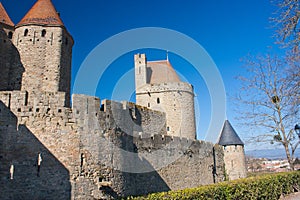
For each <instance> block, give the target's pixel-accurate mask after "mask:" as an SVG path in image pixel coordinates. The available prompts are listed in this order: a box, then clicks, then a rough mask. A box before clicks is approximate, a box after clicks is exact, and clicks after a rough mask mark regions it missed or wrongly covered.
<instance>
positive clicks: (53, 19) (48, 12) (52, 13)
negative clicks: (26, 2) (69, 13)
mask: <svg viewBox="0 0 300 200" xmlns="http://www.w3.org/2000/svg"><path fill="white" fill-rule="evenodd" d="M29 24H35V25H54V26H64V24H63V22H62V20H61V19H60V17H59V14H58V13H57V11H56V9H55V7H54V5H53V4H52V2H51V0H38V1H37V2H36V3H35V4H34V5H33V6H32V8H31V9H30V10H29V11H28V12H27V14H26V15H25V16H24V17H23V19H22V20H21V21H20V22H19V23H18V24H17V26H22V25H29Z"/></svg>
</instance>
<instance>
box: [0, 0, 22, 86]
mask: <svg viewBox="0 0 300 200" xmlns="http://www.w3.org/2000/svg"><path fill="white" fill-rule="evenodd" d="M13 35H14V23H13V22H12V21H11V19H10V17H9V16H8V14H7V12H6V10H5V9H4V7H3V5H2V4H1V2H0V52H1V53H0V72H1V73H0V80H1V81H0V91H8V90H20V88H21V78H22V73H23V71H24V69H23V68H22V65H21V63H20V59H19V54H18V51H17V49H16V48H15V46H14V45H13V42H12V38H13Z"/></svg>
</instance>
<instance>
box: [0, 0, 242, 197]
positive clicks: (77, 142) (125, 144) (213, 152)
mask: <svg viewBox="0 0 300 200" xmlns="http://www.w3.org/2000/svg"><path fill="white" fill-rule="evenodd" d="M0 12H2V13H0V17H3V16H4V17H5V19H4V20H3V19H2V21H1V22H0V52H1V54H0V71H1V73H0V143H1V145H0V163H1V165H0V185H1V186H3V187H2V188H1V193H0V199H4V200H6V199H19V198H20V197H26V198H28V199H117V198H120V197H126V196H132V195H144V194H147V193H151V192H160V191H168V190H177V189H184V188H191V187H197V186H199V185H205V184H212V183H215V182H220V181H223V180H224V179H225V176H224V174H225V169H224V163H225V162H224V157H225V155H224V153H227V154H228V155H233V156H235V157H237V156H239V155H242V153H243V146H241V147H234V148H233V147H230V146H228V147H226V148H227V149H225V150H224V149H223V148H222V147H221V146H219V145H214V144H212V143H209V142H205V141H199V140H196V126H195V110H194V92H193V86H192V85H191V84H189V83H185V82H182V81H180V78H179V76H178V75H177V74H176V71H175V70H174V69H173V67H172V65H171V63H170V62H169V60H168V59H167V60H160V61H151V62H148V61H147V58H146V55H145V54H137V55H135V56H134V64H135V83H136V102H137V104H135V103H132V102H127V101H122V102H116V101H111V100H106V99H105V100H102V101H101V99H100V98H98V97H93V96H87V95H83V94H73V96H72V101H70V87H71V86H70V84H71V81H70V80H71V60H72V46H73V43H74V41H73V38H72V36H71V35H70V34H69V32H68V31H67V29H66V27H65V26H64V24H63V22H62V20H61V19H60V16H59V15H58V13H57V11H56V9H55V8H54V6H53V4H52V2H51V0H43V1H42V0H40V1H37V2H36V3H35V4H34V6H33V7H32V8H31V9H30V11H29V12H28V13H27V14H26V15H25V16H24V18H23V19H22V20H21V21H20V22H19V23H18V24H17V25H14V24H13V23H12V22H11V20H10V19H9V17H8V15H7V13H6V12H5V10H4V8H3V7H2V4H1V3H0ZM3 12H4V13H3ZM49 19H51V20H49ZM4 22H5V23H4ZM71 102H72V104H71ZM228 151H229V152H228ZM230 153H231V154H230ZM237 153H238V154H237ZM229 157H230V156H229ZM237 160H238V159H237ZM238 161H239V160H238ZM237 166H239V165H237ZM239 167H240V166H239ZM232 168H233V167H232ZM240 168H242V167H240ZM233 169H234V168H233ZM237 171H238V170H237ZM232 174H234V173H232ZM240 174H241V173H238V174H236V176H240ZM241 175H243V174H241Z"/></svg>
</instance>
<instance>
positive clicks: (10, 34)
mask: <svg viewBox="0 0 300 200" xmlns="http://www.w3.org/2000/svg"><path fill="white" fill-rule="evenodd" d="M12 37H13V33H12V32H11V31H9V32H8V38H9V39H12Z"/></svg>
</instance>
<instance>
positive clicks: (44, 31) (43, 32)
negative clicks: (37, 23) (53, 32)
mask: <svg viewBox="0 0 300 200" xmlns="http://www.w3.org/2000/svg"><path fill="white" fill-rule="evenodd" d="M46 33H47V32H46V30H45V29H43V30H42V34H41V36H42V37H45V36H46Z"/></svg>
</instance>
